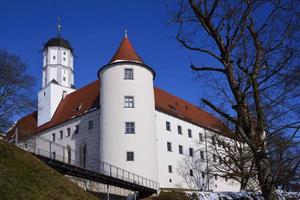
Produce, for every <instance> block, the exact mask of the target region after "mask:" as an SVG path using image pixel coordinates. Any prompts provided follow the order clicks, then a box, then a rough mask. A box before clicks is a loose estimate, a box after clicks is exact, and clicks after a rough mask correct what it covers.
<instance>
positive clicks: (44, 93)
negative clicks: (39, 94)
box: [43, 81, 46, 97]
mask: <svg viewBox="0 0 300 200" xmlns="http://www.w3.org/2000/svg"><path fill="white" fill-rule="evenodd" d="M45 82H46V81H45ZM43 95H44V97H45V96H46V92H43Z"/></svg>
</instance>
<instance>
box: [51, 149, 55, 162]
mask: <svg viewBox="0 0 300 200" xmlns="http://www.w3.org/2000/svg"><path fill="white" fill-rule="evenodd" d="M51 158H52V159H54V160H55V158H56V153H55V151H53V152H52V153H51Z"/></svg>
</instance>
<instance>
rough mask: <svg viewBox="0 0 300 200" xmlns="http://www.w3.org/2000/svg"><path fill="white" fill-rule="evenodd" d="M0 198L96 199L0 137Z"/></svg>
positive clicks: (46, 199)
mask: <svg viewBox="0 0 300 200" xmlns="http://www.w3.org/2000/svg"><path fill="white" fill-rule="evenodd" d="M0 199H6V200H10V199H43V200H48V199H63V200H64V199H66V200H67V199H68V200H69V199H70V200H71V199H72V200H74V199H78V200H79V199H80V200H84V199H91V200H94V199H97V198H96V197H94V196H93V195H91V194H89V193H87V192H85V191H84V190H82V189H81V188H80V187H78V186H77V185H76V184H74V183H72V182H71V181H69V180H68V179H67V178H66V177H64V176H63V175H61V174H59V173H58V172H56V171H54V170H53V169H52V168H50V167H48V166H47V165H45V164H44V163H43V162H41V161H40V160H38V159H37V158H35V157H34V156H32V155H31V154H30V153H27V152H26V151H24V150H22V149H19V148H17V147H15V146H13V145H11V144H8V143H7V142H4V141H3V140H0Z"/></svg>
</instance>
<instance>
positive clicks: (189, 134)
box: [188, 129, 192, 138]
mask: <svg viewBox="0 0 300 200" xmlns="http://www.w3.org/2000/svg"><path fill="white" fill-rule="evenodd" d="M188 136H189V137H190V138H192V130H191V129H188Z"/></svg>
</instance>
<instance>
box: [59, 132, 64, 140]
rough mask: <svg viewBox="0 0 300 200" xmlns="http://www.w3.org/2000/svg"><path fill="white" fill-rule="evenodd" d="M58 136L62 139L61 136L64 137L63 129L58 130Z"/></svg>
mask: <svg viewBox="0 0 300 200" xmlns="http://www.w3.org/2000/svg"><path fill="white" fill-rule="evenodd" d="M59 136H60V137H59V138H60V139H63V137H64V131H63V130H60V131H59Z"/></svg>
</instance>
